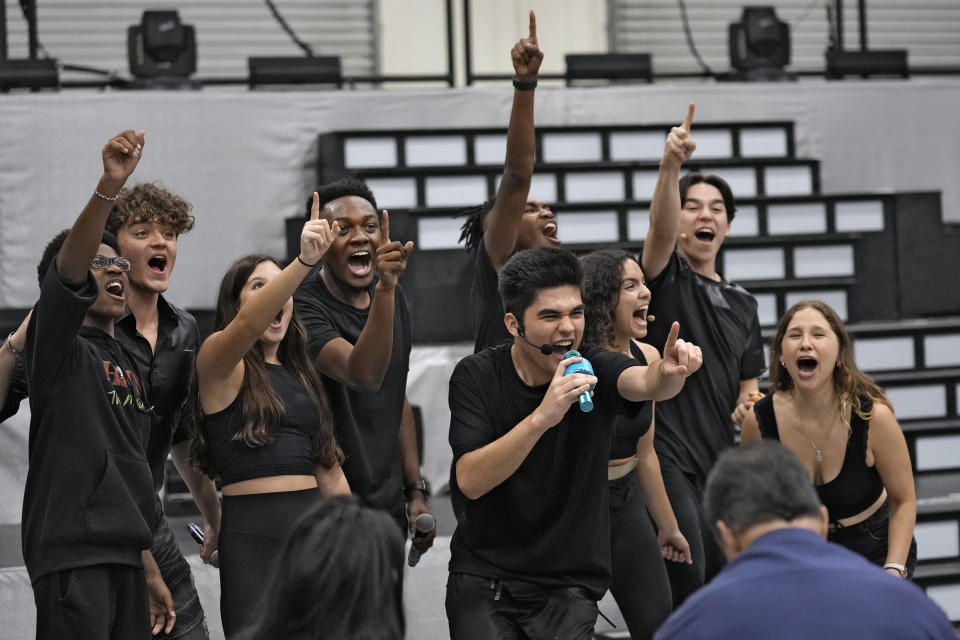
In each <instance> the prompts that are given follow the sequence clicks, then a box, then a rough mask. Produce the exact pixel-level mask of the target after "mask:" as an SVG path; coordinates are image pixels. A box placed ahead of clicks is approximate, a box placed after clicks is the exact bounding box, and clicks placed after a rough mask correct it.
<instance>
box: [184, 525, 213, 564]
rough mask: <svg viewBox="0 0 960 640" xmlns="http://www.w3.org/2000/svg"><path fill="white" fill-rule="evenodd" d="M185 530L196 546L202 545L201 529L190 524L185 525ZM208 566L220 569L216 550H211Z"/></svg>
mask: <svg viewBox="0 0 960 640" xmlns="http://www.w3.org/2000/svg"><path fill="white" fill-rule="evenodd" d="M187 529H188V530H189V531H190V537H191V538H193V539H194V540H195V541H196V543H197V544H203V529H201V528H200V526H199V525H198V524H196V523H195V522H191V523H190V524H188V525H187ZM210 564H212V565H213V566H214V567H216V568H218V569H219V568H220V552H219V551H217V550H216V549H214V550H213V554H212V555H211V556H210Z"/></svg>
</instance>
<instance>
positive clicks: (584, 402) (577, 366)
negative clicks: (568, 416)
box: [563, 349, 596, 413]
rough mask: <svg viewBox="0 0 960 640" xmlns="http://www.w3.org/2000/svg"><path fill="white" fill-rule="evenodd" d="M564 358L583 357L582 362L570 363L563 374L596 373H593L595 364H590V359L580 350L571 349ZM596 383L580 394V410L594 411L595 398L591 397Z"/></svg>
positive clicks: (585, 411)
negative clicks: (581, 353) (582, 354)
mask: <svg viewBox="0 0 960 640" xmlns="http://www.w3.org/2000/svg"><path fill="white" fill-rule="evenodd" d="M563 357H564V358H581V360H580V362H574V363H573V364H568V365H567V368H566V369H564V370H563V375H565V376H568V375H570V374H571V373H586V374H588V375H591V376H592V375H595V374H594V373H593V365H592V364H590V361H589V360H587V359H586V358H584V357H583V356H581V355H580V352H579V351H575V350H573V349H571V350H570V351H567V353H566V354H565V355H564V356H563ZM595 386H596V385H593V384H592V385H590V388H589V389H587V390H586V391H584V392H583V393H581V394H580V397H579V398H578V400H580V411H583V412H584V413H589V412H590V411H593V398H591V397H590V392H591V391H593V388H594V387H595Z"/></svg>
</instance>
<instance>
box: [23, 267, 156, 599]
mask: <svg viewBox="0 0 960 640" xmlns="http://www.w3.org/2000/svg"><path fill="white" fill-rule="evenodd" d="M96 297H97V285H96V282H95V281H94V279H93V276H90V275H88V277H87V280H86V282H85V283H83V284H82V285H80V286H79V287H78V288H73V287H71V286H68V285H67V284H65V283H64V282H63V281H62V280H61V279H60V277H59V275H58V274H57V270H56V268H51V269H50V270H49V271H47V274H46V276H45V278H44V281H43V284H42V286H41V289H40V299H39V301H38V302H37V305H36V307H34V312H33V316H31V318H30V323H29V325H28V327H27V342H26V353H25V363H26V372H27V381H28V384H29V386H30V437H29V455H30V468H29V470H28V471H27V482H26V489H25V491H24V496H23V518H22V532H21V537H22V541H23V557H24V562H25V564H26V566H27V571H28V572H29V574H30V579H31V580H32V581H36V580H37V579H38V578H40V577H42V576H44V575H47V574H48V573H51V572H54V571H60V570H63V569H71V568H75V567H83V566H91V565H98V564H125V565H130V566H140V552H141V551H142V550H144V549H148V548H149V547H150V542H151V537H152V530H153V526H154V525H153V523H154V491H153V482H152V477H151V475H150V468H149V466H148V465H147V460H146V456H145V451H146V444H147V438H148V437H149V432H150V422H151V418H150V416H149V414H148V404H147V400H146V398H145V396H144V392H143V387H142V386H141V382H140V377H139V374H138V373H137V369H136V365H135V363H134V362H133V358H132V357H131V356H130V355H129V354H128V353H127V352H126V350H125V349H123V347H122V346H121V345H120V343H119V342H117V341H116V340H114V339H113V338H112V337H111V336H109V335H107V334H106V333H104V332H103V331H101V330H99V329H95V328H92V327H85V326H81V325H82V323H83V319H84V317H85V315H86V312H87V309H88V308H89V306H90V305H91V304H92V303H93V302H94V301H95V300H96Z"/></svg>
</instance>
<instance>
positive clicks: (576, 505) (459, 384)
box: [449, 344, 644, 599]
mask: <svg viewBox="0 0 960 640" xmlns="http://www.w3.org/2000/svg"><path fill="white" fill-rule="evenodd" d="M511 346H512V345H510V344H502V345H498V346H496V347H493V348H490V349H485V350H484V351H482V352H480V353H477V354H474V355H472V356H468V357H466V358H464V359H463V360H461V361H460V363H459V364H457V367H456V368H455V369H454V372H453V376H452V377H451V378H450V394H449V401H450V412H451V416H450V446H451V448H452V449H453V469H454V471H453V472H452V473H451V476H452V479H453V481H452V482H451V492H452V493H453V494H454V495H455V497H457V498H459V500H460V503H461V504H463V506H464V511H463V513H462V514H460V522H459V524H458V526H457V529H456V531H455V532H454V534H453V539H452V540H451V542H450V551H451V558H450V571H453V572H458V573H468V574H473V575H479V576H484V577H489V578H496V579H500V580H507V579H517V580H524V581H528V582H533V583H538V584H544V585H550V586H580V587H584V588H586V589H588V590H589V591H590V593H591V594H592V595H593V596H594V597H596V598H597V599H599V598H601V597H602V596H603V593H604V591H605V590H606V588H607V584H608V583H609V580H610V523H609V514H608V486H607V462H608V460H609V457H610V442H611V437H612V433H613V423H614V420H615V419H616V417H617V416H619V415H627V416H629V417H633V416H635V415H636V414H637V413H638V412H639V411H640V409H641V408H642V406H643V405H644V403H642V402H639V403H635V402H629V401H626V400H624V399H622V398H621V397H620V395H619V393H618V392H617V385H616V381H617V379H618V377H619V376H620V373H621V372H623V370H624V369H627V368H628V367H631V366H635V365H637V364H638V363H637V361H636V360H634V359H632V358H628V357H627V356H624V355H622V354H618V353H613V352H611V351H606V350H604V349H597V348H595V347H590V346H584V347H583V351H582V353H583V356H584V357H585V358H587V359H588V360H590V362H591V364H592V365H593V369H594V371H595V372H596V375H597V378H598V379H599V382H598V383H597V386H596V388H595V390H594V391H595V394H594V409H593V411H592V412H590V413H583V412H582V411H581V410H580V407H579V406H578V405H577V404H576V403H575V404H574V405H573V406H571V407H570V409H569V411H567V413H566V415H565V416H564V418H563V419H562V420H561V421H560V423H559V424H557V425H556V426H555V427H553V428H552V429H549V430H548V431H547V432H546V433H544V434H543V436H541V438H540V440H539V441H538V442H537V443H536V445H534V447H533V449H532V450H531V451H530V453H529V454H528V455H527V457H526V459H525V460H524V461H523V463H522V464H521V465H520V467H519V468H518V469H517V470H516V471H515V472H514V473H513V475H511V476H510V477H509V478H507V479H506V480H505V481H504V482H503V483H501V484H500V485H498V486H497V487H495V488H493V489H492V490H491V491H489V492H487V493H486V494H485V495H483V496H481V497H480V498H478V499H476V500H469V499H467V498H466V497H465V496H463V494H462V493H461V492H460V489H459V487H458V486H457V484H456V472H455V469H456V464H457V460H459V459H460V456H462V455H464V454H465V453H467V452H470V451H473V450H475V449H479V448H481V447H483V446H485V445H487V444H489V443H491V442H493V441H494V440H497V439H498V438H500V437H501V436H503V435H504V434H506V433H507V432H508V431H510V430H511V429H513V428H514V427H515V426H516V425H517V424H518V423H519V422H521V421H522V420H523V419H524V418H526V417H527V416H529V415H530V414H531V413H533V411H534V409H536V408H537V407H538V406H539V405H540V403H541V402H542V401H543V397H544V394H545V393H546V390H547V387H548V386H549V385H542V386H538V387H528V386H527V385H526V384H524V383H523V381H522V380H521V379H520V377H519V376H518V375H517V372H516V369H515V368H514V365H513V361H512V359H511V357H510V348H511Z"/></svg>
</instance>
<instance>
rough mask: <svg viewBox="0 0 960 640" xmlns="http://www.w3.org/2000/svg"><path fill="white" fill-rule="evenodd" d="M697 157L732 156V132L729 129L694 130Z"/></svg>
mask: <svg viewBox="0 0 960 640" xmlns="http://www.w3.org/2000/svg"><path fill="white" fill-rule="evenodd" d="M694 137H695V138H696V141H697V153H696V156H697V158H732V157H733V133H732V132H731V131H730V130H729V129H700V130H699V131H696V130H694Z"/></svg>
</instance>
